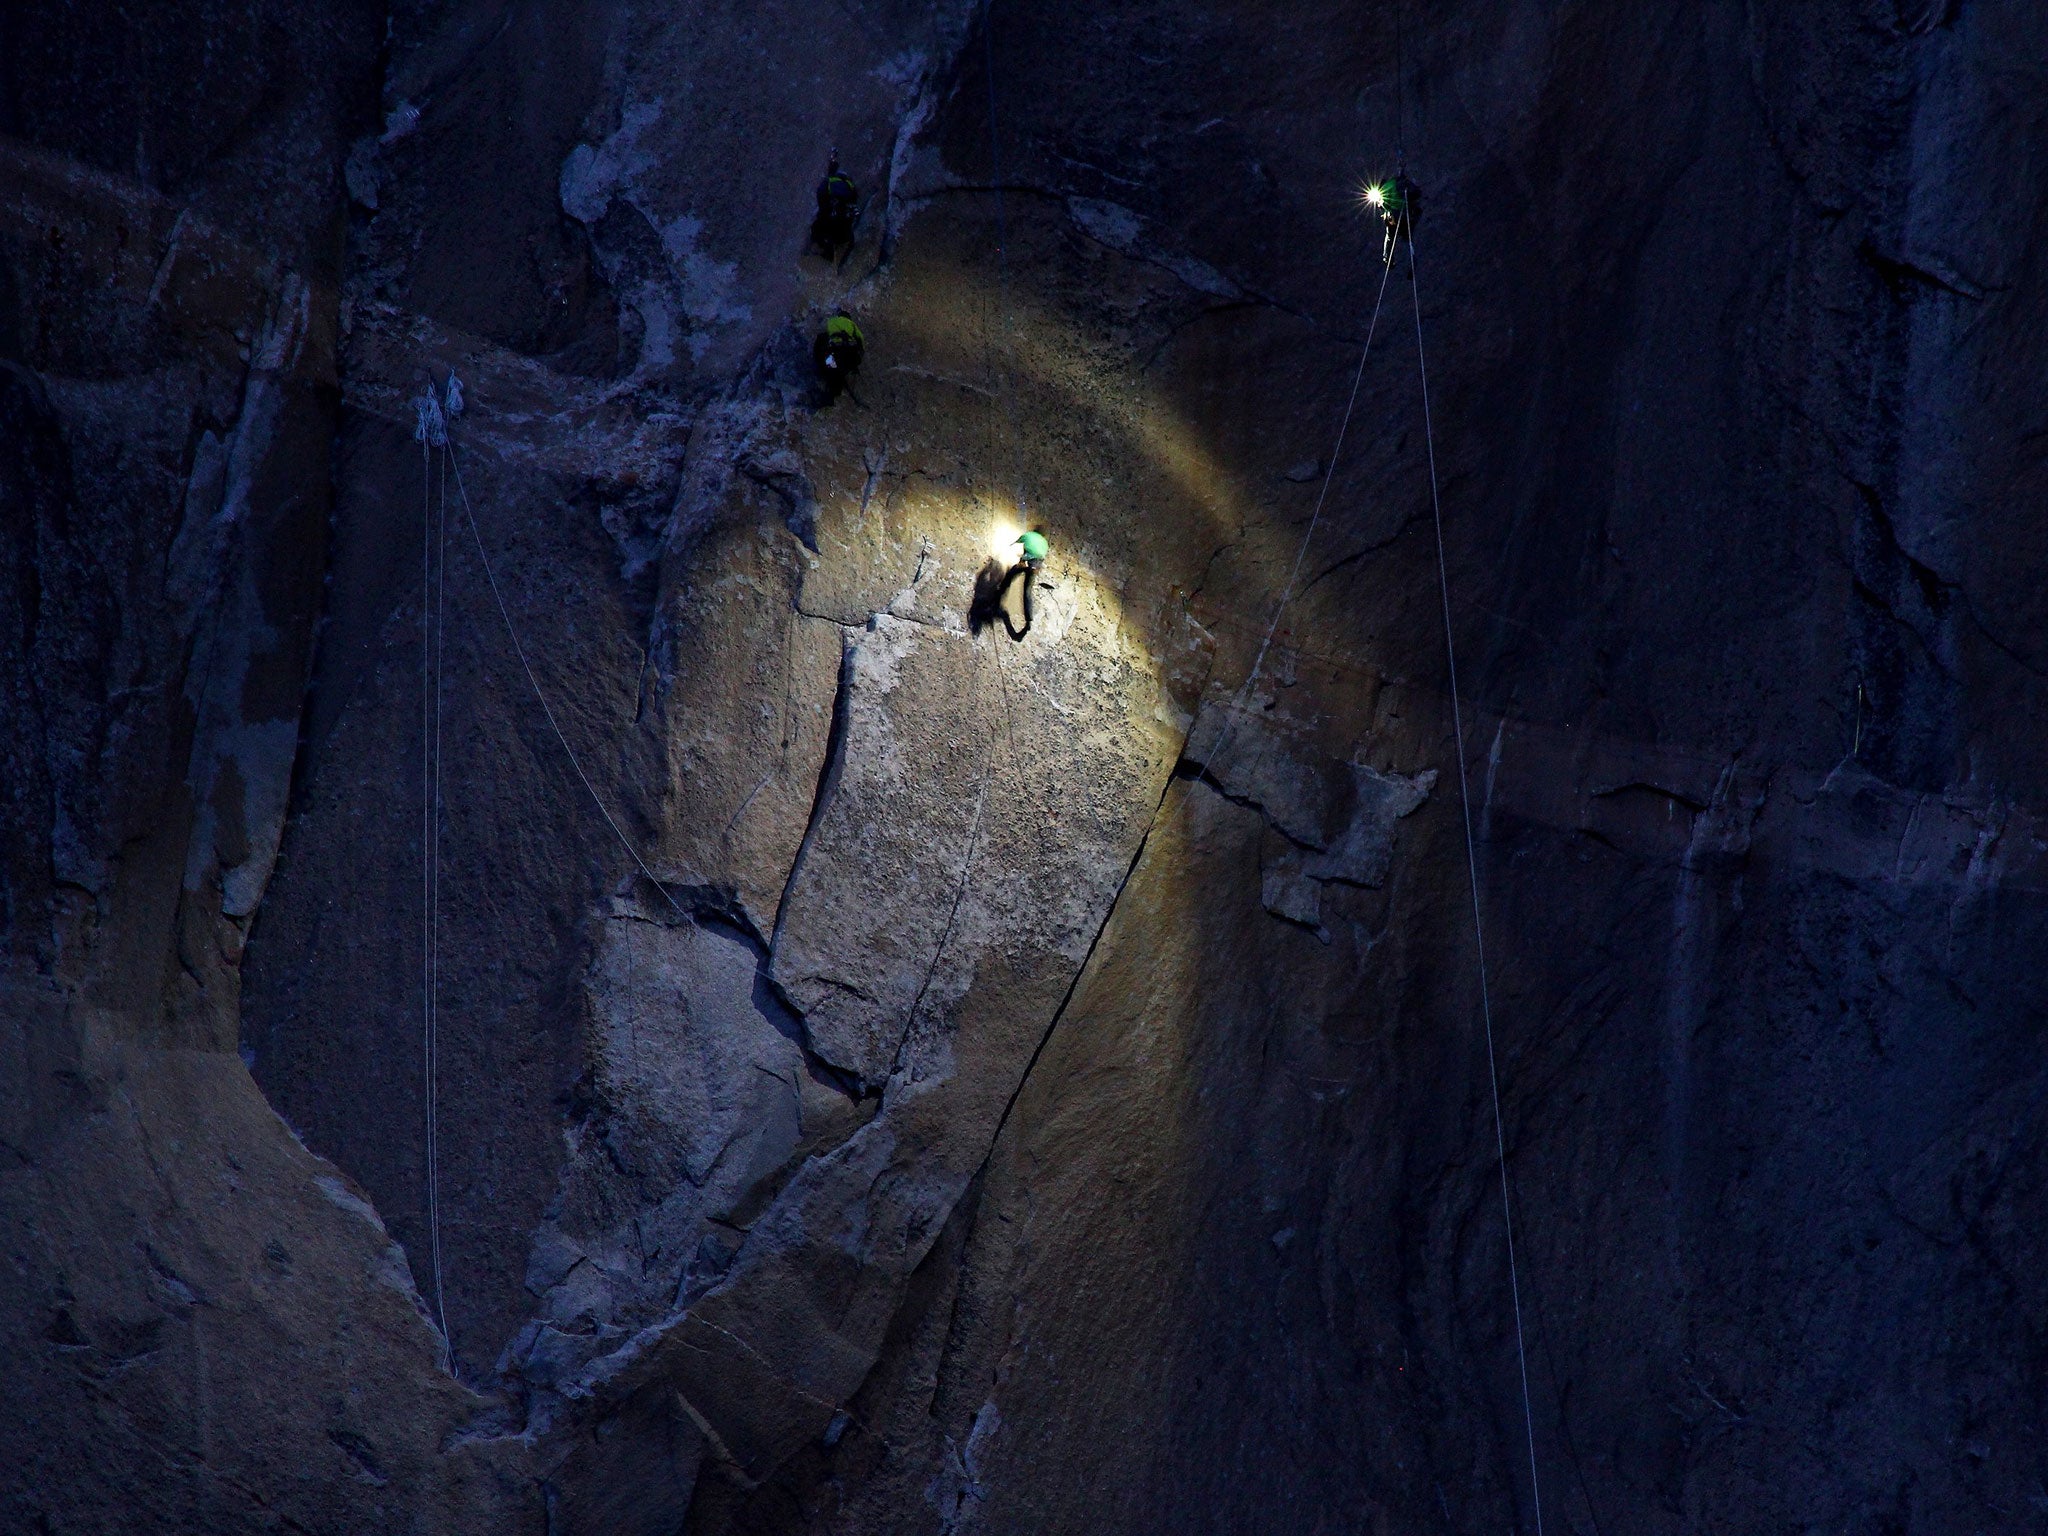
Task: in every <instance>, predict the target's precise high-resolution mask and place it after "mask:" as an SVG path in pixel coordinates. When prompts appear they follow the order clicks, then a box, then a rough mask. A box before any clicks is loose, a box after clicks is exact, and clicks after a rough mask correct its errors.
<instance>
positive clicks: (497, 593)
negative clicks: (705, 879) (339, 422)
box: [448, 439, 696, 924]
mask: <svg viewBox="0 0 2048 1536" xmlns="http://www.w3.org/2000/svg"><path fill="white" fill-rule="evenodd" d="M448 462H449V464H450V466H451V467H452V468H453V469H454V471H455V489H456V492H457V494H458V495H460V496H461V498H462V515H463V517H464V519H465V520H466V521H467V522H468V524H469V536H470V539H471V541H472V542H473V543H474V544H475V546H476V558H477V563H478V564H479V565H481V566H482V567H483V568H484V579H485V580H486V581H487V582H489V583H490V588H491V598H492V601H494V602H495V603H496V604H497V605H498V617H499V618H500V619H502V620H503V621H504V624H505V634H506V636H507V638H509V639H510V640H511V642H512V654H513V655H514V656H517V657H518V658H519V669H520V670H521V671H522V672H524V673H525V674H526V684H527V686H528V687H529V688H531V689H532V690H533V696H534V699H535V700H536V701H537V702H538V703H539V704H540V710H541V713H542V714H543V715H545V716H546V717H547V722H548V729H549V730H551V731H553V732H554V733H555V740H556V741H557V742H558V743H560V745H561V748H562V755H563V756H564V757H566V758H567V759H568V760H569V766H570V767H571V768H573V769H574V770H575V771H576V778H577V780H578V781H579V782H580V783H581V784H582V785H583V792H584V793H585V794H587V795H589V796H590V803H591V804H592V805H594V806H596V807H597V814H598V815H599V816H602V817H603V818H604V824H605V825H606V826H608V827H610V828H611V829H612V836H613V837H615V838H617V839H618V841H619V846H620V847H621V848H623V849H625V850H626V856H627V857H628V858H630V859H631V860H632V861H633V865H634V867H635V868H636V869H638V870H639V871H640V873H641V874H642V875H644V876H645V877H646V879H647V883H648V884H649V885H651V886H653V887H654V888H655V889H656V890H657V891H659V892H661V896H662V900H664V901H666V902H667V903H668V904H669V906H670V907H671V908H672V909H673V910H674V911H675V913H676V915H677V916H678V917H680V918H682V919H683V920H684V921H685V922H688V923H691V924H694V923H695V922H696V918H695V917H694V916H693V915H692V914H691V912H690V910H689V909H688V908H687V907H685V906H684V905H683V904H682V903H681V902H679V901H677V900H676V899H675V897H674V895H672V894H671V893H670V891H669V888H668V887H667V886H666V885H664V884H662V882H661V880H660V878H659V877H658V876H656V874H655V873H654V871H653V870H651V869H649V868H648V867H647V861H646V860H645V859H643V858H641V857H640V851H639V850H638V849H637V848H635V847H634V846H633V844H632V842H631V841H630V840H629V839H628V838H627V836H626V834H625V833H624V832H622V831H621V830H620V829H619V824H618V822H616V821H614V820H613V819H612V813H611V811H610V810H609V809H608V808H607V807H606V805H605V803H604V797H603V796H602V795H600V794H598V792H597V789H596V786H594V785H593V784H592V783H591V782H590V775H589V774H587V773H585V772H584V771H583V763H582V761H581V760H580V759H579V758H578V757H577V756H576V749H575V748H574V747H572V746H570V745H569V738H568V737H567V736H565V735H563V734H562V727H561V725H560V724H559V723H557V721H556V720H555V711H554V709H553V708H552V707H551V706H550V705H549V703H548V696H547V694H546V693H545V692H543V691H542V689H541V686H540V679H539V678H537V677H535V676H534V673H533V664H532V663H531V662H530V661H528V660H527V659H526V647H525V645H523V644H522V643H521V642H520V639H519V629H518V626H517V625H515V624H514V623H513V622H512V611H511V609H509V608H507V607H506V606H505V594H504V592H503V591H501V590H500V589H499V586H498V573H497V572H496V571H495V570H494V569H492V566H491V557H490V555H489V554H488V553H486V551H485V549H484V536H483V533H482V531H481V530H480V529H479V528H478V527H477V521H476V510H475V508H473V507H472V506H470V504H469V488H468V487H467V486H466V485H464V484H463V480H462V460H461V459H460V458H459V457H458V456H457V455H456V452H455V444H454V442H453V440H452V439H451V440H450V442H449V444H448Z"/></svg>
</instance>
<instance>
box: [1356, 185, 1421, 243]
mask: <svg viewBox="0 0 2048 1536" xmlns="http://www.w3.org/2000/svg"><path fill="white" fill-rule="evenodd" d="M1421 199H1422V189H1421V188H1420V187H1418V186H1416V185H1415V183H1414V182H1412V181H1410V180H1409V179H1408V174H1407V172H1405V171H1399V172H1396V173H1395V175H1394V177H1393V179H1392V180H1390V181H1376V182H1374V183H1373V184H1372V185H1371V186H1369V187H1367V188H1366V189H1365V201H1366V205H1367V206H1368V207H1370V208H1373V209H1375V210H1376V211H1377V212H1378V213H1379V216H1380V222H1381V223H1382V224H1384V225H1386V227H1387V237H1386V239H1385V240H1384V241H1383V242H1382V243H1381V245H1380V260H1381V261H1392V260H1393V259H1394V247H1395V246H1397V245H1399V244H1400V243H1401V237H1402V236H1403V235H1404V234H1412V233H1413V232H1414V229H1415V221H1416V219H1417V218H1419V217H1420V216H1421V214H1422V207H1421Z"/></svg>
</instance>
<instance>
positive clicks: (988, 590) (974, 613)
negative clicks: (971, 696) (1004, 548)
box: [967, 528, 1047, 640]
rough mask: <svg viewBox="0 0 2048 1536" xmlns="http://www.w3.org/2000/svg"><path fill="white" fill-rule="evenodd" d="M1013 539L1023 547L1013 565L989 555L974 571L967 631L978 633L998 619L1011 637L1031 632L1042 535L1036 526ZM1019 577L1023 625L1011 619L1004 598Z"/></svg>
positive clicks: (1041, 563)
mask: <svg viewBox="0 0 2048 1536" xmlns="http://www.w3.org/2000/svg"><path fill="white" fill-rule="evenodd" d="M1016 542H1017V543H1019V544H1021V545H1022V546H1023V547H1024V558H1023V559H1021V560H1019V561H1018V562H1017V563H1016V564H1015V565H1013V566H1011V567H1009V568H1008V569H1007V570H1005V569H1004V567H1003V562H1002V561H1000V560H998V559H996V558H995V557H994V556H993V555H991V556H990V557H989V558H988V559H987V560H986V561H985V562H983V564H982V567H981V569H980V570H979V571H977V572H975V574H974V597H973V599H972V601H970V602H969V603H968V605H967V628H968V631H969V633H971V634H976V635H979V634H980V633H981V632H982V631H983V630H984V629H987V628H988V627H989V626H990V625H991V624H994V623H995V622H996V621H997V620H1001V621H1002V626H1003V629H1004V631H1005V632H1006V633H1007V634H1008V635H1009V637H1010V638H1011V639H1012V640H1022V639H1023V638H1024V637H1025V636H1026V635H1028V634H1030V633H1031V620H1032V612H1031V588H1032V585H1033V584H1034V583H1035V582H1036V581H1037V580H1038V573H1039V571H1040V569H1041V568H1043V566H1044V565H1045V556H1046V550H1047V545H1046V541H1045V535H1044V534H1042V533H1040V532H1039V531H1038V530H1037V529H1036V528H1034V529H1032V530H1031V531H1030V532H1028V533H1025V534H1021V535H1019V537H1018V538H1017V541H1016ZM1020 576H1021V577H1023V578H1024V591H1023V600H1024V623H1023V625H1022V627H1019V626H1018V625H1016V624H1014V623H1012V622H1011V620H1010V610H1009V608H1008V606H1007V605H1006V603H1005V601H1004V600H1005V599H1006V598H1008V597H1009V595H1010V588H1011V587H1013V586H1015V585H1016V583H1017V578H1018V577H1020Z"/></svg>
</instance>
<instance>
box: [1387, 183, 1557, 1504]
mask: <svg viewBox="0 0 2048 1536" xmlns="http://www.w3.org/2000/svg"><path fill="white" fill-rule="evenodd" d="M1404 224H1405V226H1406V228H1407V231H1408V292H1409V296H1410V298H1411V300H1412V301H1413V305H1414V310H1415V364H1416V369H1417V371H1418V373H1419V375H1420V378H1421V381H1422V438H1423V442H1424V443H1425V444H1426V445H1427V447H1428V452H1429V507H1430V514H1431V517H1432V518H1433V520H1434V522H1435V525H1436V577H1437V592H1438V595H1439V596H1440V597H1441V598H1442V600H1443V612H1444V665H1445V668H1446V670H1447V671H1448V672H1449V673H1450V679H1451V729H1452V735H1453V736H1454V737H1455V738H1456V741H1457V745H1458V809H1459V811H1460V812H1461V813H1462V815H1463V818H1464V823H1465V876H1466V881H1467V883H1468V885H1469V887H1470V890H1471V895H1472V942H1473V948H1474V950H1475V952H1476V954H1477V957H1478V969H1479V1017H1480V1019H1481V1020H1482V1021H1483V1022H1484V1024H1485V1027H1486V1080H1487V1085H1488V1087H1489V1088H1491V1090H1492V1093H1493V1144H1494V1151H1495V1153H1496V1154H1497V1156H1498V1158H1499V1163H1500V1212H1501V1223H1502V1226H1503V1228H1504V1229H1505V1231H1506V1233H1507V1248H1508V1295H1509V1298H1510V1300H1511V1301H1512V1302H1513V1304H1514V1315H1515V1360H1516V1363H1517V1364H1518V1365H1519V1367H1520V1369H1521V1375H1522V1428H1523V1430H1524V1432H1525V1433H1526V1434H1527V1436H1528V1442H1529V1493H1530V1497H1531V1500H1532V1502H1533V1504H1534V1507H1535V1512H1536V1536H1543V1483H1542V1479H1541V1478H1540V1476H1539V1475H1538V1474H1537V1470H1536V1410H1535V1408H1534V1406H1533V1404H1532V1402H1531V1399H1530V1396H1529V1352H1528V1348H1527V1346H1526V1345H1525V1343H1524V1341H1523V1336H1522V1279H1521V1271H1520V1269H1519V1268H1518V1266H1517V1264H1516V1262H1515V1216H1514V1203H1513V1201H1512V1200H1511V1199H1510V1198H1509V1195H1508V1142H1507V1131H1506V1128H1505V1122H1504V1119H1503V1117H1502V1115H1501V1108H1500V1068H1499V1066H1498V1065H1497V1064H1496V1061H1495V1056H1494V1046H1493V999H1492V994H1491V989H1490V988H1489V986H1488V983H1487V974H1486V925H1485V922H1484V920H1483V919H1482V917H1481V916H1480V906H1479V855H1478V853H1477V851H1476V845H1475V843H1474V840H1473V836H1472V793H1471V790H1470V788H1469V787H1468V786H1467V783H1466V778H1465V719H1464V714H1463V712H1462V710H1461V708H1460V704H1459V697H1458V650H1457V644H1456V642H1455V641H1454V640H1453V639H1452V636H1451V576H1450V563H1449V561H1448V560H1447V559H1446V558H1445V556H1444V508H1443V499H1442V497H1441V495H1440V494H1439V492H1438V489H1437V474H1436V432H1435V430H1434V428H1433V426H1432V424H1431V420H1430V411H1429V359H1428V357H1427V356H1426V354H1425V353H1424V351H1423V347H1422V289H1421V284H1420V281H1419V280H1418V278H1417V277H1416V274H1415V224H1414V221H1413V220H1412V219H1411V220H1404Z"/></svg>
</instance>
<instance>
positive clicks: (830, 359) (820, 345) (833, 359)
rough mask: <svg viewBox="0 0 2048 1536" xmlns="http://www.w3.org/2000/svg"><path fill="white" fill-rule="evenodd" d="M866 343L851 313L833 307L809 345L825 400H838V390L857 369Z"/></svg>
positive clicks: (848, 381) (858, 369)
mask: <svg viewBox="0 0 2048 1536" xmlns="http://www.w3.org/2000/svg"><path fill="white" fill-rule="evenodd" d="M867 345H868V344H867V338H866V337H865V336H863V335H861V333H860V327H859V326H858V325H856V324H855V323H854V320H853V316H851V315H849V314H848V313H847V312H846V311H845V310H843V309H835V310H833V311H832V316H831V318H830V319H828V320H827V321H826V322H825V328H824V329H823V330H822V331H820V332H818V339H817V340H816V341H815V342H813V343H812V344H811V361H812V362H813V363H815V364H816V365H817V368H818V382H819V383H820V384H821V385H823V386H824V389H825V399H826V401H827V402H828V403H829V402H831V401H833V400H837V399H838V398H839V392H840V391H841V390H843V389H845V388H846V387H847V386H848V385H849V384H851V383H852V382H853V376H854V375H855V374H856V373H859V372H860V362H861V358H862V357H863V356H865V355H866V353H867Z"/></svg>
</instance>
